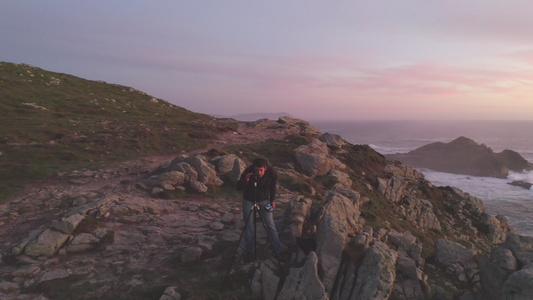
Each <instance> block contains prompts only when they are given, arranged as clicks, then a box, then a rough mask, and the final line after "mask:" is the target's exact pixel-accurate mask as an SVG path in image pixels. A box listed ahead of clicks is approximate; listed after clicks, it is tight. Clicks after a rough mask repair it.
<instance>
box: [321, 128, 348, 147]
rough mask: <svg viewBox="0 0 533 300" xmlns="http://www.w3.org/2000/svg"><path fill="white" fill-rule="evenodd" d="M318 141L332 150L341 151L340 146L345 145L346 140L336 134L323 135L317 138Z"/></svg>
mask: <svg viewBox="0 0 533 300" xmlns="http://www.w3.org/2000/svg"><path fill="white" fill-rule="evenodd" d="M319 140H320V141H322V142H324V143H326V145H328V147H330V148H331V149H334V150H338V149H342V146H344V145H345V144H346V140H345V139H343V138H342V137H341V136H340V135H338V134H332V133H328V132H326V133H324V134H322V135H321V136H320V138H319Z"/></svg>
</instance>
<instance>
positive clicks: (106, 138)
mask: <svg viewBox="0 0 533 300" xmlns="http://www.w3.org/2000/svg"><path fill="white" fill-rule="evenodd" d="M0 112H1V117H0V203H1V202H2V201H3V200H5V199H6V198H7V197H9V196H12V195H13V194H14V193H16V192H17V191H19V190H20V189H21V188H23V186H24V185H25V184H27V183H30V182H33V181H35V180H39V179H42V178H45V177H48V176H51V175H54V174H55V173H57V172H59V171H64V170H68V169H72V168H80V167H90V166H94V165H98V164H101V163H105V162H109V161H114V160H119V159H126V158H132V157H136V156H142V155H148V154H164V153H171V152H179V151H181V150H187V149H192V148H198V147H202V146H205V145H206V144H207V143H208V142H209V140H211V139H213V138H215V137H216V135H217V133H220V132H222V131H224V130H230V129H232V128H231V127H232V126H235V123H231V122H219V121H215V120H214V119H213V118H212V117H210V116H207V115H203V114H198V113H193V112H191V111H188V110H186V109H183V108H181V107H178V106H175V105H172V104H170V103H168V102H165V101H163V100H161V99H156V98H154V97H152V96H150V95H147V94H145V93H143V92H140V91H138V90H135V89H133V88H129V87H125V86H120V85H115V84H107V83H105V82H102V81H89V80H85V79H82V78H78V77H75V76H71V75H67V74H60V73H54V72H49V71H45V70H42V69H39V68H36V67H33V66H29V65H18V64H12V63H6V62H0Z"/></svg>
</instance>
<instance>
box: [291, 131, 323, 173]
mask: <svg viewBox="0 0 533 300" xmlns="http://www.w3.org/2000/svg"><path fill="white" fill-rule="evenodd" d="M327 155H328V148H327V146H326V144H324V143H322V142H320V141H319V140H317V139H314V140H313V141H312V142H311V143H310V144H308V145H302V146H300V147H298V148H296V149H294V157H295V158H296V161H297V162H298V164H299V165H300V167H301V168H302V170H303V171H304V172H305V173H306V174H307V175H309V176H312V177H314V176H317V175H325V174H326V173H328V172H329V170H331V167H332V164H331V161H330V160H329V158H328V157H327Z"/></svg>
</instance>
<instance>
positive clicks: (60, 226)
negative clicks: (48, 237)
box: [52, 214, 85, 234]
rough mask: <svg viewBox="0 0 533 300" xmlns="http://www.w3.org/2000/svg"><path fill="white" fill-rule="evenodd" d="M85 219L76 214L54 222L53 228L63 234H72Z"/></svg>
mask: <svg viewBox="0 0 533 300" xmlns="http://www.w3.org/2000/svg"><path fill="white" fill-rule="evenodd" d="M84 218H85V217H84V216H82V215H80V214H75V215H72V216H69V217H65V218H62V219H61V220H53V221H52V228H54V229H56V230H59V231H61V232H63V233H66V234H70V233H71V232H73V231H74V229H76V227H78V225H79V224H80V223H81V221H82V220H83V219H84Z"/></svg>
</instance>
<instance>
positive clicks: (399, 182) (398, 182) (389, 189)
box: [378, 176, 409, 202]
mask: <svg viewBox="0 0 533 300" xmlns="http://www.w3.org/2000/svg"><path fill="white" fill-rule="evenodd" d="M408 184H409V182H408V181H406V180H405V178H404V177H400V176H393V177H391V178H386V179H385V178H378V192H380V193H381V194H382V195H383V196H385V198H386V199H388V200H389V201H391V202H399V201H400V200H401V199H402V196H403V191H404V190H405V188H406V187H407V185H408Z"/></svg>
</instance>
